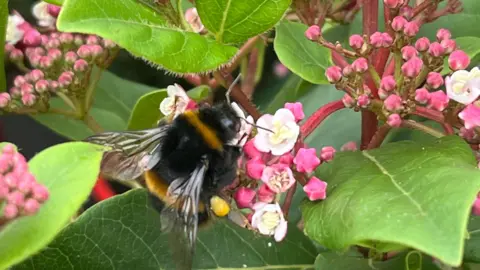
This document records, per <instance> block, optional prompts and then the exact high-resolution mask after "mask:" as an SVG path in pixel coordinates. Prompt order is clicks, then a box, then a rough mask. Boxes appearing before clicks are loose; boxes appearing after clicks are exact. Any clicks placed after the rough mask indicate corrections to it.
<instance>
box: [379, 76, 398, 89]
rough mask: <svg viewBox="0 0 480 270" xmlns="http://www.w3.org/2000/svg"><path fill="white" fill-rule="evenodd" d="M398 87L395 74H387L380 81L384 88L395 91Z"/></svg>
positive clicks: (381, 86)
mask: <svg viewBox="0 0 480 270" xmlns="http://www.w3.org/2000/svg"><path fill="white" fill-rule="evenodd" d="M395 87H397V83H396V82H395V78H393V76H391V75H389V76H385V77H383V78H382V81H381V82H380V88H382V89H384V90H385V91H388V92H390V91H393V90H394V89H395Z"/></svg>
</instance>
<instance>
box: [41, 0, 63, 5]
mask: <svg viewBox="0 0 480 270" xmlns="http://www.w3.org/2000/svg"><path fill="white" fill-rule="evenodd" d="M43 1H44V2H47V3H50V4H54V5H57V6H61V5H63V1H64V0H43Z"/></svg>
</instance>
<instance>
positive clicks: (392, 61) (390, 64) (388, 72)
mask: <svg viewBox="0 0 480 270" xmlns="http://www.w3.org/2000/svg"><path fill="white" fill-rule="evenodd" d="M394 71H395V59H393V58H392V59H390V62H388V65H387V68H386V69H385V71H384V72H383V76H384V77H385V76H389V75H392V74H393V72H394Z"/></svg>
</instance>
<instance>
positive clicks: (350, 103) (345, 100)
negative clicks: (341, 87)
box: [342, 94, 355, 108]
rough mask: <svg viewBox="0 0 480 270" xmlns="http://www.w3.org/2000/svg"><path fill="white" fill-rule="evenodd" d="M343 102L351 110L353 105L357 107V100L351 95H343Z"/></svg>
mask: <svg viewBox="0 0 480 270" xmlns="http://www.w3.org/2000/svg"><path fill="white" fill-rule="evenodd" d="M342 102H343V105H345V107H347V108H351V107H353V105H355V100H354V99H353V98H352V97H351V96H350V95H349V94H345V95H343V97H342Z"/></svg>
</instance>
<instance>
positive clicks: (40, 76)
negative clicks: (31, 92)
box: [30, 69, 45, 82]
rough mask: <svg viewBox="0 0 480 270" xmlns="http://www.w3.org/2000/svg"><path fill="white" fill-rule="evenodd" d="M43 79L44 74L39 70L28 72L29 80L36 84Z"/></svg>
mask: <svg viewBox="0 0 480 270" xmlns="http://www.w3.org/2000/svg"><path fill="white" fill-rule="evenodd" d="M44 77H45V74H43V71H41V70H39V69H34V70H32V71H30V80H31V81H32V82H36V81H38V80H40V79H43V78H44Z"/></svg>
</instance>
